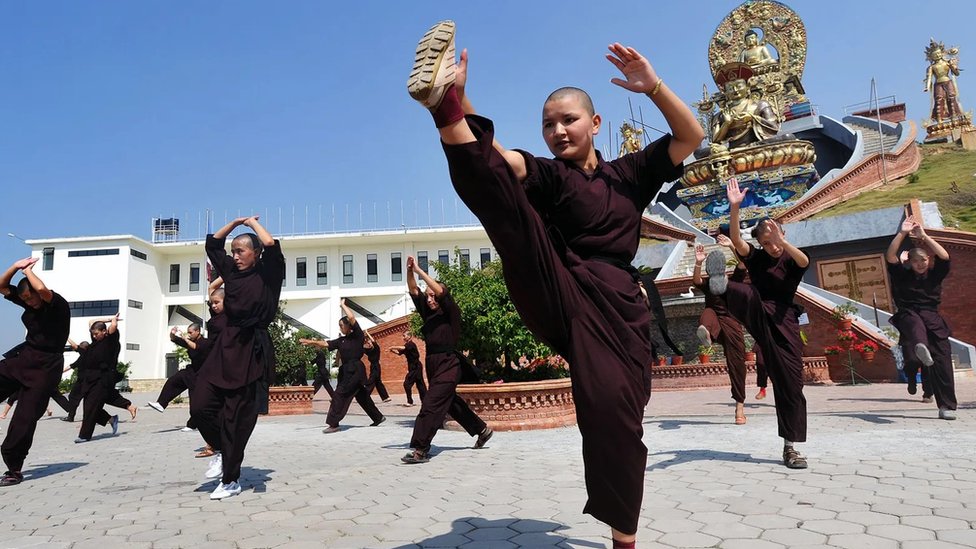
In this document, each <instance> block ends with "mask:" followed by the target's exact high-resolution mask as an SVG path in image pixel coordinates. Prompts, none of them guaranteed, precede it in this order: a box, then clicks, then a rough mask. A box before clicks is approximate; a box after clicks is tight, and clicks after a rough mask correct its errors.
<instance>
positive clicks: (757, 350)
mask: <svg viewBox="0 0 976 549" xmlns="http://www.w3.org/2000/svg"><path fill="white" fill-rule="evenodd" d="M752 352H753V353H754V354H755V355H756V387H758V388H759V391H758V392H756V400H762V399H764V398H766V388H767V387H768V386H769V375H768V374H766V362H765V361H764V360H763V354H762V346H760V345H759V344H758V343H755V342H753V344H752Z"/></svg>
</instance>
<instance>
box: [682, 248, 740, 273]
mask: <svg viewBox="0 0 976 549" xmlns="http://www.w3.org/2000/svg"><path fill="white" fill-rule="evenodd" d="M712 250H721V251H722V253H723V254H725V260H726V262H728V261H730V260H731V259H732V257H733V256H732V250H730V249H728V248H726V247H725V246H720V245H718V244H705V255H708V254H710V253H712ZM703 268H704V267H703ZM729 268H730V269H731V268H732V267H731V266H730V267H729ZM694 271H695V247H694V246H688V249H686V250H685V253H684V255H682V256H681V260H679V261H678V264H677V265H676V266H675V268H674V272H673V273H672V275H671V276H672V277H679V276H691V274H692V273H693V272H694ZM703 274H704V273H703Z"/></svg>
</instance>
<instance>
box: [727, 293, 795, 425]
mask: <svg viewBox="0 0 976 549" xmlns="http://www.w3.org/2000/svg"><path fill="white" fill-rule="evenodd" d="M725 298H726V304H727V306H728V308H729V312H730V313H731V314H732V316H734V317H735V318H736V319H737V320H738V321H739V322H741V323H742V325H743V326H745V328H746V329H747V330H749V333H750V334H752V337H753V338H755V340H756V343H758V344H759V347H760V348H761V349H762V354H763V361H764V362H765V364H766V371H767V372H768V373H769V377H771V378H772V379H773V386H774V387H775V388H776V393H775V394H774V402H775V405H776V422H777V424H778V425H779V436H781V437H783V438H784V439H786V440H788V441H790V442H805V441H806V440H807V399H806V397H804V396H803V342H802V341H801V340H800V326H799V324H798V323H797V320H796V310H795V308H794V307H793V306H792V305H787V304H783V303H774V302H769V301H765V302H764V301H763V300H762V299H761V298H760V297H759V290H757V289H756V287H755V286H752V285H751V284H744V283H742V282H733V281H731V280H730V281H729V286H728V289H727V290H726V292H725Z"/></svg>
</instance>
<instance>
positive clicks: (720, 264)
mask: <svg viewBox="0 0 976 549" xmlns="http://www.w3.org/2000/svg"><path fill="white" fill-rule="evenodd" d="M705 273H706V274H707V275H708V289H709V290H710V291H711V292H712V293H713V294H715V295H722V294H724V293H725V290H726V288H728V284H729V280H728V278H727V277H726V276H725V254H723V253H722V252H720V251H718V250H715V251H714V252H712V253H710V254H708V257H706V258H705Z"/></svg>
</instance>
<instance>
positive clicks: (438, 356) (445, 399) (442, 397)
mask: <svg viewBox="0 0 976 549" xmlns="http://www.w3.org/2000/svg"><path fill="white" fill-rule="evenodd" d="M460 380H461V366H460V364H459V363H458V358H457V356H455V354H454V353H427V381H429V382H430V388H429V389H427V394H426V395H425V396H423V397H421V398H422V400H421V403H420V413H418V414H417V421H416V422H414V424H413V436H412V437H411V438H410V447H411V448H416V449H418V450H422V451H424V452H428V451H430V442H431V441H432V440H433V439H434V435H435V434H437V430H438V429H440V428H441V426H442V425H443V424H444V418H445V417H446V416H451V418H453V419H454V421H457V422H458V423H459V424H460V425H461V427H463V428H464V430H465V431H466V432H467V433H468V434H469V435H471V436H477V435H479V434H480V433H481V432H482V431H484V430H485V427H487V425H486V424H485V422H484V421H483V420H482V419H481V418H480V417H478V414H476V413H474V411H473V410H472V409H471V407H470V406H468V403H467V402H465V401H464V399H463V398H461V397H459V396H458V395H457V386H458V382H459V381H460Z"/></svg>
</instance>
